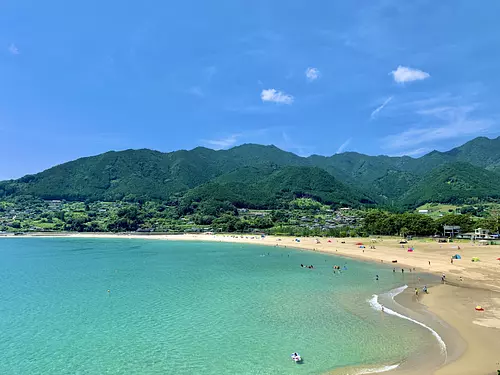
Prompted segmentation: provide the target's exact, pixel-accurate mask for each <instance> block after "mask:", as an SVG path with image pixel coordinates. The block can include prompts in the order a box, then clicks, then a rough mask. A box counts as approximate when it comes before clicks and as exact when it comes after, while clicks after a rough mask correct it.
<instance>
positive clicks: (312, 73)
mask: <svg viewBox="0 0 500 375" xmlns="http://www.w3.org/2000/svg"><path fill="white" fill-rule="evenodd" d="M319 76H320V72H319V70H318V69H317V68H307V70H306V77H307V80H308V81H309V82H312V81H315V80H317V79H318V78H319Z"/></svg>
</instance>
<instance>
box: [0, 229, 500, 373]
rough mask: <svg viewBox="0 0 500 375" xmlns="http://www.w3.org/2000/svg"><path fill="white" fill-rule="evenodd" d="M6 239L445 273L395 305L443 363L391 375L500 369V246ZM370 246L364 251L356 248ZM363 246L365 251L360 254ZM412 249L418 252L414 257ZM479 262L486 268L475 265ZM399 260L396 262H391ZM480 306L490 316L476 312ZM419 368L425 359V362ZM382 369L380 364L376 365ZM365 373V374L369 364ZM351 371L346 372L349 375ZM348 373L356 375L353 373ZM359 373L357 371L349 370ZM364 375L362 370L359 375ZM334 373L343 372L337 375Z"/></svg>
mask: <svg viewBox="0 0 500 375" xmlns="http://www.w3.org/2000/svg"><path fill="white" fill-rule="evenodd" d="M2 237H4V238H26V237H37V238H40V237H52V238H54V237H58V238H115V239H149V240H174V241H211V242H230V243H249V244H260V245H266V246H273V247H279V248H292V249H299V250H309V251H317V252H322V253H327V254H332V255H337V256H342V257H347V258H352V259H356V260H361V261H368V262H377V263H384V264H386V265H391V266H392V267H394V268H396V269H397V271H398V272H401V268H405V271H406V272H410V270H411V271H414V272H416V273H426V274H434V275H438V276H441V275H442V274H445V275H446V278H445V280H446V283H445V284H444V285H438V286H433V287H431V288H430V294H428V295H425V296H422V295H421V296H420V297H419V298H418V301H411V299H412V293H413V291H412V290H413V287H416V286H417V285H412V286H411V288H408V290H407V291H405V293H402V294H401V295H400V296H397V297H396V302H397V303H399V304H400V305H401V306H402V307H403V308H405V309H408V311H409V314H411V315H415V319H417V320H418V319H424V320H425V324H426V325H429V324H430V325H432V326H434V328H433V329H435V330H437V331H438V332H439V334H440V335H441V336H443V338H444V340H445V342H446V344H447V347H448V348H447V349H448V353H447V358H446V361H445V363H444V364H443V363H441V364H439V363H438V362H439V359H436V358H432V359H431V358H428V361H427V362H433V363H434V365H433V366H432V367H433V368H432V369H430V368H429V366H424V364H423V363H422V364H420V365H419V361H417V360H410V361H407V363H406V364H405V363H403V364H402V365H401V366H398V367H397V368H395V369H393V370H392V371H390V373H394V374H407V375H412V374H417V373H418V374H422V370H424V368H425V371H432V372H429V373H434V374H437V375H451V374H455V375H456V374H464V375H476V374H477V375H482V374H484V375H490V374H491V375H496V370H497V369H500V339H499V338H498V337H500V293H499V292H500V265H499V263H500V262H499V261H497V260H496V258H498V257H500V246H475V245H473V244H462V243H461V244H459V245H456V244H452V243H446V244H439V243H436V242H429V241H419V240H415V241H410V242H409V243H408V244H399V241H398V240H397V239H395V238H378V239H375V240H374V241H371V240H370V239H367V238H342V239H340V238H330V239H328V238H317V239H316V238H312V237H307V238H300V239H299V241H300V242H298V241H296V238H295V237H285V236H265V237H261V236H260V235H247V234H245V235H241V234H240V235H235V234H234V235H231V234H225V235H224V234H221V235H212V234H210V235H207V234H182V235H163V234H162V235H156V234H129V233H125V234H111V233H102V234H101V233H88V234H87V233H58V234H55V233H50V234H48V233H33V234H27V235H22V236H10V235H9V236H2ZM358 243H364V244H365V245H356V244H358ZM401 245H403V246H401ZM360 246H365V247H364V248H361V247H360ZM409 246H411V247H413V248H414V251H412V252H409V251H407V248H408V247H409ZM455 253H458V254H460V255H461V256H462V260H457V261H454V262H453V263H452V262H451V256H452V255H454V254H455ZM472 257H479V258H480V259H481V262H471V261H470V259H471V258H472ZM394 260H397V263H392V262H393V261H394ZM476 305H481V306H483V307H484V308H485V311H483V312H478V311H475V309H474V308H475V306H476ZM420 362H421V361H420ZM375 367H378V366H375ZM363 368H366V366H364V367H363ZM345 370H346V369H344V371H345ZM349 371H358V370H357V369H356V370H354V369H350V370H349ZM343 373H345V374H347V373H356V372H343ZM357 373H359V372H357ZM331 374H342V372H332V373H331Z"/></svg>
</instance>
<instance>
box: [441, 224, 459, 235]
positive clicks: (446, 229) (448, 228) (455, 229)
mask: <svg viewBox="0 0 500 375" xmlns="http://www.w3.org/2000/svg"><path fill="white" fill-rule="evenodd" d="M459 233H460V226H459V225H444V226H443V235H444V236H445V237H455V236H456V235H458V234H459Z"/></svg>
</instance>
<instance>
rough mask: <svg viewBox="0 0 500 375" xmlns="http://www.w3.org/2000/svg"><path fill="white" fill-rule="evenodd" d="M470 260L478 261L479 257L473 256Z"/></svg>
mask: <svg viewBox="0 0 500 375" xmlns="http://www.w3.org/2000/svg"><path fill="white" fill-rule="evenodd" d="M472 261H473V262H479V261H480V259H479V258H478V257H474V258H472Z"/></svg>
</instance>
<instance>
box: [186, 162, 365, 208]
mask: <svg viewBox="0 0 500 375" xmlns="http://www.w3.org/2000/svg"><path fill="white" fill-rule="evenodd" d="M303 197H307V198H313V199H315V200H317V201H319V202H322V203H325V204H333V205H349V206H358V205H359V204H360V203H361V204H374V203H375V202H374V201H373V200H372V199H371V198H370V197H369V196H367V195H366V194H363V193H361V192H359V191H357V190H356V189H353V188H351V187H349V186H347V185H345V184H343V183H341V182H339V181H337V180H336V179H335V178H334V177H333V176H332V175H330V174H329V173H328V172H326V171H325V170H323V169H321V168H317V167H292V166H288V167H283V168H278V167H271V166H261V167H243V168H240V169H237V170H235V171H233V172H230V173H227V174H224V175H222V176H220V177H218V178H216V179H214V180H213V181H211V182H209V183H207V184H203V185H201V186H198V187H196V188H194V189H192V190H190V191H189V192H188V193H187V194H186V196H185V199H187V200H189V202H201V201H206V200H210V199H214V200H217V201H229V202H231V203H233V204H234V205H235V206H236V207H247V208H262V209H270V208H286V207H287V204H288V202H290V201H292V200H293V199H295V198H303Z"/></svg>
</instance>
